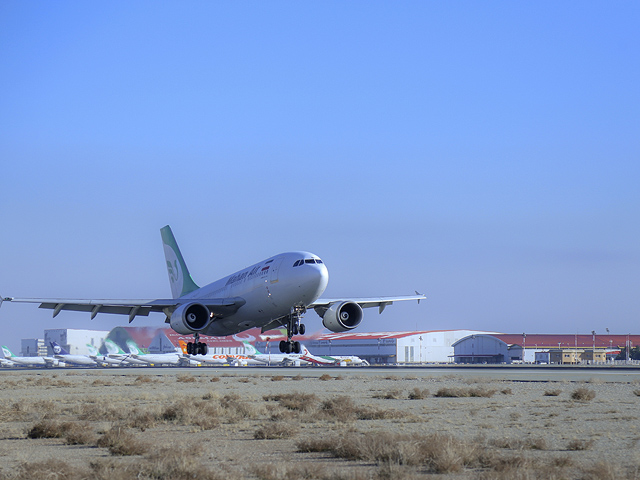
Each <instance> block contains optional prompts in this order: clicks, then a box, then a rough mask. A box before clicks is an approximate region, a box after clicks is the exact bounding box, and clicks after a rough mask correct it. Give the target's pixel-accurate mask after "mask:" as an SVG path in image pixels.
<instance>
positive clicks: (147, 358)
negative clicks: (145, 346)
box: [127, 341, 200, 366]
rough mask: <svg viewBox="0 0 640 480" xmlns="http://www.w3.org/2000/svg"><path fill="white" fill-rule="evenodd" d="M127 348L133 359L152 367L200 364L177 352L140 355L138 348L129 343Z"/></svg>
mask: <svg viewBox="0 0 640 480" xmlns="http://www.w3.org/2000/svg"><path fill="white" fill-rule="evenodd" d="M127 347H129V351H130V352H131V356H132V357H133V358H135V359H136V360H141V361H143V362H145V363H149V364H152V365H183V366H187V365H191V366H198V365H200V362H198V361H196V360H191V359H190V358H187V357H185V356H184V355H182V353H180V352H178V351H175V352H169V353H142V352H141V351H140V349H139V348H138V346H137V345H136V344H135V343H133V342H131V341H128V342H127Z"/></svg>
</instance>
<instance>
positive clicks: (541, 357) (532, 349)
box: [452, 333, 640, 364]
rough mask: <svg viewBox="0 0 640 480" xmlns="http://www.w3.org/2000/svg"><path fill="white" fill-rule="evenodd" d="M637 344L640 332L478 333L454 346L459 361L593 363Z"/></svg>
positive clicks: (609, 358)
mask: <svg viewBox="0 0 640 480" xmlns="http://www.w3.org/2000/svg"><path fill="white" fill-rule="evenodd" d="M634 345H640V335H631V334H628V335H610V334H602V335H597V334H595V333H592V334H591V335H579V334H573V335H572V334H568V335H556V334H529V333H521V334H474V335H470V336H468V337H465V338H462V339H460V340H458V341H456V342H455V343H454V344H453V345H452V347H453V350H454V354H453V357H454V359H455V362H456V363H514V362H517V363H521V362H524V363H555V364H579V363H582V364H593V363H605V362H607V361H609V362H611V361H613V360H614V358H615V357H616V356H617V355H618V354H619V353H620V350H621V349H622V348H625V347H629V349H631V348H633V346H634ZM523 352H524V354H523Z"/></svg>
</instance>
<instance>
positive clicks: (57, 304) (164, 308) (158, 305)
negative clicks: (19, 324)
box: [2, 297, 245, 323]
mask: <svg viewBox="0 0 640 480" xmlns="http://www.w3.org/2000/svg"><path fill="white" fill-rule="evenodd" d="M2 300H4V301H8V302H17V303H39V304H40V306H39V308H48V309H51V310H53V316H54V317H55V316H56V315H58V313H60V311H61V310H72V311H76V312H91V318H94V317H95V316H96V315H97V314H98V313H114V314H118V315H129V323H131V322H132V321H133V319H134V318H135V317H136V316H138V315H141V316H144V317H146V316H148V315H149V312H165V314H166V315H170V314H171V312H173V310H175V309H176V308H177V307H178V306H180V305H181V304H183V303H189V302H198V303H201V304H202V305H205V306H206V307H207V308H208V309H209V311H210V312H211V313H213V314H215V315H216V316H218V317H226V316H228V315H231V314H233V313H235V312H236V311H237V310H238V309H239V308H240V307H241V306H242V305H244V304H245V300H244V299H243V298H240V297H233V298H197V299H196V298H170V299H157V300H105V299H102V300H80V299H67V298H13V297H5V298H3V299H2Z"/></svg>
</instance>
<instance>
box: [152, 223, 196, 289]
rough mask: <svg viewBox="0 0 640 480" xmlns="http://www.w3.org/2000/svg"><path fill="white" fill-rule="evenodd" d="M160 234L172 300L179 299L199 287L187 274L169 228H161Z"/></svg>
mask: <svg viewBox="0 0 640 480" xmlns="http://www.w3.org/2000/svg"><path fill="white" fill-rule="evenodd" d="M160 234H161V235H162V244H163V246H164V258H165V260H166V261H167V273H169V284H170V285H171V294H172V295H173V298H179V297H182V296H183V295H186V294H187V293H189V292H193V291H194V290H197V289H198V288H199V287H198V285H196V284H195V283H194V281H193V279H192V278H191V275H190V274H189V270H188V269H187V266H186V265H185V263H184V259H183V258H182V254H181V253H180V249H179V248H178V244H177V243H176V239H175V237H174V236H173V232H172V231H171V227H169V225H167V226H165V227H162V228H161V229H160Z"/></svg>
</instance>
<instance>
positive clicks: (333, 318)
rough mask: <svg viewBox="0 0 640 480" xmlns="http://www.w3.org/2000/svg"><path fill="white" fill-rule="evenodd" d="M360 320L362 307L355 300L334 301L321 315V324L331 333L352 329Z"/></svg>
mask: <svg viewBox="0 0 640 480" xmlns="http://www.w3.org/2000/svg"><path fill="white" fill-rule="evenodd" d="M361 321H362V307H360V305H358V304H357V303H356V302H342V303H334V304H333V305H331V306H330V307H329V308H328V309H327V311H326V312H325V313H324V315H323V316H322V324H323V325H324V326H325V328H327V329H329V330H331V331H332V332H333V333H340V332H347V331H349V330H353V329H354V328H356V327H357V326H358V325H360V322H361Z"/></svg>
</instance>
